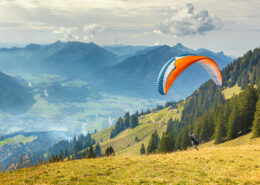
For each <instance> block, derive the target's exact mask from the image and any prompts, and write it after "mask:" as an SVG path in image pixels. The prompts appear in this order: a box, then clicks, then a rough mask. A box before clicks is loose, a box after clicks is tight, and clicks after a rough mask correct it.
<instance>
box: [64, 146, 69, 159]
mask: <svg viewBox="0 0 260 185" xmlns="http://www.w3.org/2000/svg"><path fill="white" fill-rule="evenodd" d="M68 155H69V152H68V148H65V152H64V157H68Z"/></svg>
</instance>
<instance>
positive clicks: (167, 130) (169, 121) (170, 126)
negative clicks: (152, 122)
mask: <svg viewBox="0 0 260 185" xmlns="http://www.w3.org/2000/svg"><path fill="white" fill-rule="evenodd" d="M172 127H173V120H172V118H170V119H169V120H168V123H167V128H166V133H167V134H168V133H169V132H170V130H171V128H172Z"/></svg>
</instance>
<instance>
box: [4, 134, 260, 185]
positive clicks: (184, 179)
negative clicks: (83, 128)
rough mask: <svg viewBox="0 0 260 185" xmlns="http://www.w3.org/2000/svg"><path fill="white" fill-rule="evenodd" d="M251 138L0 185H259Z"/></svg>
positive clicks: (98, 162) (258, 147) (81, 163)
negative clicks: (210, 184) (197, 149)
mask: <svg viewBox="0 0 260 185" xmlns="http://www.w3.org/2000/svg"><path fill="white" fill-rule="evenodd" d="M250 137H251V135H250V134H248V135H246V136H243V137H240V138H237V139H235V140H232V141H230V142H227V143H223V144H220V145H212V144H210V143H209V144H208V143H206V144H204V145H202V146H200V148H199V151H196V150H195V149H193V148H192V149H188V150H186V151H179V152H175V153H170V154H155V155H149V156H117V157H104V158H97V159H82V160H74V161H67V162H58V163H50V164H46V165H40V166H36V167H33V168H25V169H21V170H17V171H10V172H6V173H4V174H0V184H2V183H3V184H86V183H87V184H101V183H102V184H209V183H213V184H252V185H253V184H259V183H260V166H259V164H260V138H257V139H250ZM234 143H236V144H234ZM14 177H15V178H14Z"/></svg>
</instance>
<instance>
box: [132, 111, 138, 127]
mask: <svg viewBox="0 0 260 185" xmlns="http://www.w3.org/2000/svg"><path fill="white" fill-rule="evenodd" d="M137 125H138V117H137V115H136V114H133V115H131V117H130V127H131V128H135V127H136V126H137Z"/></svg>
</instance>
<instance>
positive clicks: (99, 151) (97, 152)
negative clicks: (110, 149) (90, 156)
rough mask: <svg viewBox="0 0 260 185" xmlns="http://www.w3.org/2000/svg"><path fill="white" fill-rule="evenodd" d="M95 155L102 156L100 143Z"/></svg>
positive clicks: (96, 147) (97, 145)
mask: <svg viewBox="0 0 260 185" xmlns="http://www.w3.org/2000/svg"><path fill="white" fill-rule="evenodd" d="M95 153H96V155H97V156H100V155H101V147H100V145H99V143H97V144H96V146H95Z"/></svg>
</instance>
